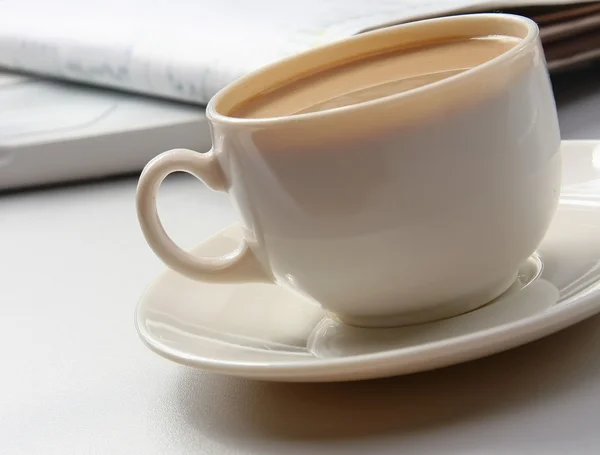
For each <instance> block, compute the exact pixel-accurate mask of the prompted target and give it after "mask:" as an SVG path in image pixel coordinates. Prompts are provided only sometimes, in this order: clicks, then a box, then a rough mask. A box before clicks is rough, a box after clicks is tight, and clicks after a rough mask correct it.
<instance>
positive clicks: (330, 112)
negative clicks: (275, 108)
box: [206, 13, 539, 127]
mask: <svg viewBox="0 0 600 455" xmlns="http://www.w3.org/2000/svg"><path fill="white" fill-rule="evenodd" d="M498 18H501V19H502V20H506V21H508V22H513V23H520V24H522V25H524V26H525V27H526V28H527V34H526V36H525V37H524V38H522V39H521V41H520V42H519V43H518V44H517V45H516V46H514V47H512V48H510V49H509V50H508V51H506V52H504V53H502V54H501V55H498V56H497V57H494V58H492V59H490V60H488V61H486V62H484V63H481V64H479V65H477V66H474V67H472V68H469V69H467V70H465V71H463V72H461V73H459V74H455V75H453V76H450V77H447V78H444V79H441V80H439V81H436V82H432V83H430V84H426V85H423V86H420V87H417V88H414V89H411V90H407V91H405V92H401V93H397V94H392V95H389V96H385V97H382V98H377V99H373V100H369V101H363V102H360V103H357V104H351V105H347V106H341V107H337V108H333V109H325V110H322V111H316V112H309V113H303V114H294V115H284V116H276V117H264V118H242V117H231V116H229V115H226V114H222V113H220V112H218V111H217V109H216V105H217V104H218V103H219V102H220V101H221V99H222V98H223V97H224V96H226V95H227V94H228V92H230V91H231V90H235V89H237V88H239V87H241V86H243V85H245V84H247V83H248V82H249V81H251V80H253V79H256V78H258V77H260V76H261V74H264V73H266V72H269V71H273V70H275V69H276V68H278V67H282V66H285V65H287V64H289V63H290V62H292V61H294V60H295V59H296V58H298V57H300V56H308V55H310V54H317V53H321V52H327V50H331V49H332V48H333V47H335V46H338V45H340V44H347V43H352V42H357V41H360V40H364V39H369V37H373V36H376V35H379V36H384V35H387V34H393V33H398V30H400V29H401V30H410V29H411V28H412V29H414V28H418V27H422V26H424V25H431V24H433V23H438V24H444V23H449V22H461V21H463V22H466V21H483V20H490V19H498ZM538 37H539V28H538V26H537V24H536V23H535V21H533V20H532V19H529V18H527V17H525V16H520V15H517V14H507V13H477V14H463V15H457V16H445V17H437V18H432V19H424V20H418V21H414V22H408V23H403V24H398V25H394V26H390V27H382V28H380V29H377V30H373V31H368V32H365V33H360V34H357V35H353V36H351V37H348V38H344V39H342V40H338V41H335V42H332V43H328V44H325V45H322V46H318V47H316V48H311V49H308V50H306V51H303V52H300V53H297V54H294V55H291V56H289V57H285V58H283V59H279V60H277V61H275V62H272V63H270V64H268V65H265V66H262V67H261V68H258V69H256V70H254V71H251V72H250V73H248V74H246V75H244V76H242V77H240V78H239V79H237V80H235V81H233V82H231V83H230V84H228V85H226V86H225V87H224V88H222V89H221V90H219V91H218V92H217V93H216V94H215V95H214V96H213V97H212V98H211V100H210V101H209V103H208V105H207V107H206V116H207V118H208V120H209V121H211V122H213V123H221V124H230V125H238V126H249V127H266V126H274V125H282V124H285V123H289V122H299V121H302V120H308V119H312V120H316V119H325V118H328V117H331V116H335V115H340V114H342V113H352V112H358V111H360V110H361V109H365V108H368V107H374V106H377V105H382V104H385V103H389V102H394V101H399V100H401V99H403V98H412V97H414V96H418V95H419V94H421V93H423V92H425V91H430V90H435V89H440V88H443V87H446V86H449V85H453V84H455V83H456V82H458V81H460V80H462V79H465V78H471V77H474V76H477V75H478V74H479V73H481V72H485V71H487V70H488V69H489V68H492V67H495V66H498V65H501V64H503V63H504V62H506V61H507V60H510V59H512V58H513V57H514V56H515V55H517V54H519V53H520V52H522V51H523V49H526V48H527V47H529V46H531V45H532V44H534V43H535V41H536V40H537V39H538Z"/></svg>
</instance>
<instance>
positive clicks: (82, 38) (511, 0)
mask: <svg viewBox="0 0 600 455" xmlns="http://www.w3.org/2000/svg"><path fill="white" fill-rule="evenodd" d="M490 11H507V12H516V13H520V14H524V15H527V16H529V17H532V18H533V19H534V20H536V21H537V22H538V23H539V24H540V27H541V30H542V39H543V42H544V46H545V47H546V53H547V57H548V64H549V67H550V69H551V70H559V69H564V68H568V67H571V66H572V65H576V64H581V63H582V62H586V61H590V60H594V59H596V58H600V2H573V1H569V0H497V1H496V0H294V1H292V0H285V1H284V0H152V1H150V0H144V1H142V0H129V1H123V0H103V1H93V0H54V1H47V0H0V67H3V68H7V69H12V70H17V71H22V72H26V73H33V74H38V75H45V76H49V77H54V78H60V79H66V80H72V81H78V82H82V83H87V84H95V85H100V86H105V87H113V88H118V89H122V90H128V91H134V92H137V93H144V94H148V95H154V96H158V97H165V98H170V99H175V100H181V101H185V102H190V103H200V104H205V103H206V102H208V100H209V99H210V98H211V97H212V96H213V95H214V94H215V93H216V92H217V91H218V90H220V89H221V88H222V87H224V86H225V85H226V84H228V83H229V82H231V81H233V80H235V79H236V78H238V77H240V76H242V75H243V74H246V73H248V72H249V71H252V70H254V69H256V68H258V67H260V66H263V65H265V64H267V63H270V62H272V61H275V60H277V59H280V58H283V57H286V56H289V55H292V54H294V53H298V52H301V51H303V50H306V49H309V48H311V47H314V46H318V45H322V44H324V43H328V42H331V41H334V40H338V39H341V38H344V37H347V36H351V35H354V34H357V33H361V32H365V31H368V30H372V29H376V28H380V27H385V26H389V25H393V24H399V23H404V22H409V21H414V20H418V19H423V18H430V17H437V16H443V15H451V14H460V13H469V12H490Z"/></svg>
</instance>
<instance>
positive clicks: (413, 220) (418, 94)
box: [138, 14, 561, 326]
mask: <svg viewBox="0 0 600 455" xmlns="http://www.w3.org/2000/svg"><path fill="white" fill-rule="evenodd" d="M493 34H498V35H510V36H517V37H519V38H522V42H521V43H520V44H519V45H517V47H515V48H513V49H511V50H510V51H508V52H506V53H505V54H503V55H501V56H500V57H497V58H495V59H492V60H490V61H488V62H486V63H484V64H482V65H480V66H477V67H475V68H473V69H471V70H468V71H466V72H464V73H461V74H459V75H456V76H453V77H450V78H448V79H445V80H442V81H439V82H436V83H434V84H431V85H427V86H423V87H420V88H418V89H415V90H412V91H409V92H405V93H402V94H399V95H394V96H391V97H387V98H383V99H379V100H375V101H370V102H366V103H362V104H358V105H354V106H349V107H343V108H339V109H334V110H330V111H322V112H317V113H311V114H303V115H298V116H292V117H279V118H269V119H240V118H232V117H228V116H227V113H228V112H229V111H230V110H231V108H232V107H233V106H235V104H236V103H238V102H239V101H240V100H242V99H244V98H247V97H248V96H250V95H253V94H256V93H259V92H260V91H262V90H264V89H266V88H269V87H273V86H274V85H276V84H277V83H278V82H281V81H285V80H289V79H290V78H291V77H292V76H293V75H295V74H300V73H303V72H307V71H314V70H316V69H318V68H322V67H324V66H329V65H332V64H334V63H335V62H336V61H343V60H346V59H347V58H348V57H350V56H356V55H363V54H368V53H371V52H373V51H375V50H381V49H385V48H392V47H394V46H398V45H399V44H405V43H407V42H408V43H410V42H415V43H418V42H422V41H426V40H432V39H439V38H444V37H448V36H453V37H456V36H480V35H493ZM440 64H443V62H441V63H440ZM207 116H208V118H209V120H210V122H211V127H212V135H213V150H212V151H211V152H210V153H209V154H207V155H203V158H202V160H203V161H202V163H199V161H200V160H199V159H198V157H197V154H195V153H193V152H182V151H176V152H166V154H165V155H162V156H161V157H159V158H157V159H155V160H153V161H152V162H151V163H150V164H149V165H148V167H147V168H146V169H145V171H144V173H143V174H142V177H141V180H140V186H139V191H138V214H139V217H140V222H141V225H142V228H143V230H144V233H145V234H146V238H147V240H148V242H149V244H150V245H151V246H152V247H153V248H154V250H155V251H156V252H157V254H158V255H159V256H160V257H161V258H162V259H163V260H164V261H165V262H166V263H167V264H168V265H169V266H170V267H172V268H174V269H175V270H178V271H180V272H182V273H184V274H186V275H188V276H191V277H194V278H199V279H217V277H219V279H223V278H224V277H225V278H226V277H227V276H229V277H230V278H231V277H234V278H232V279H243V276H242V277H240V275H239V267H237V265H236V264H240V263H241V262H243V261H241V262H240V259H242V258H248V257H251V256H252V257H255V258H256V259H258V261H259V262H260V263H261V265H262V267H263V269H264V270H265V271H268V272H269V274H270V275H272V276H273V277H274V278H275V279H276V280H277V281H278V282H279V283H281V284H284V285H287V286H291V287H292V288H294V289H296V290H298V291H300V292H301V293H303V294H306V295H308V296H310V297H312V298H313V299H315V300H316V301H318V302H319V303H320V304H321V305H322V306H323V307H324V308H326V309H327V310H330V311H332V312H334V313H335V314H336V315H337V316H338V317H339V318H340V319H342V320H343V321H345V322H348V323H350V324H355V325H361V326H391V325H401V324H408V323H418V322H423V321H428V320H433V319H439V318H443V317H449V316H453V315H457V314H460V313H463V312H465V311H469V310H472V309H474V308H476V307H478V306H481V305H483V304H485V303H487V302H489V301H490V300H492V299H494V298H495V297H497V296H498V295H499V294H501V293H502V292H504V291H505V290H506V289H507V288H508V287H509V286H510V285H511V284H512V282H513V281H514V279H515V274H516V271H517V269H518V267H519V265H520V264H521V263H522V262H524V261H525V260H526V259H527V257H528V256H530V255H531V254H532V253H533V252H534V250H535V249H536V247H537V246H538V244H539V242H540V241H541V240H542V238H543V236H544V234H545V232H546V229H547V227H548V225H549V223H550V221H551V219H552V216H553V214H554V211H555V209H556V206H557V202H558V195H559V187H560V169H561V163H560V154H559V146H560V134H559V129H558V121H557V116H556V108H555V104H554V98H553V95H552V89H551V85H550V82H549V78H548V73H547V70H546V66H545V60H544V55H543V51H542V48H541V44H540V40H539V37H538V29H537V26H536V25H535V23H533V22H532V21H530V20H528V19H525V18H521V17H517V16H510V15H498V14H494V15H468V16H457V17H451V18H443V19H434V20H428V21H422V22H415V23H412V24H408V25H401V26H397V27H391V28H387V29H384V30H381V31H377V32H371V33H368V34H365V35H360V36H357V37H354V38H351V39H348V40H344V41H341V42H339V43H336V44H333V45H330V46H325V47H322V48H318V49H315V50H312V51H310V52H307V53H304V54H301V55H299V56H296V57H292V58H290V59H287V60H284V61H281V62H279V63H276V64H274V65H271V66H269V67H267V68H264V69H262V70H260V71H258V72H255V73H253V74H251V75H249V76H246V77H244V78H242V79H240V80H239V81H237V82H235V83H233V84H231V85H230V86H228V87H226V88H225V89H224V90H222V91H221V92H220V93H219V94H217V95H216V96H215V97H214V98H213V100H212V101H211V102H210V104H209V106H208V108H207ZM191 163H195V164H191ZM175 170H183V171H188V172H192V173H194V174H195V175H197V176H199V177H200V178H203V179H204V180H208V181H209V183H212V185H213V187H215V188H217V189H218V188H219V187H220V188H226V190H227V191H228V192H229V194H230V195H231V197H232V201H233V202H234V205H235V207H236V208H237V209H238V212H239V215H240V219H241V222H242V225H243V227H244V231H245V238H246V245H242V246H241V247H240V249H239V250H237V251H236V252H235V253H234V254H233V255H230V256H226V257H223V258H205V259H198V258H193V257H191V256H190V255H189V253H185V252H183V251H182V250H179V249H178V248H177V247H176V246H175V245H174V244H173V243H172V242H171V241H170V240H169V239H168V237H167V236H166V234H165V233H164V230H162V226H160V221H159V220H158V217H157V216H156V209H155V206H154V195H155V192H156V189H157V188H158V185H159V184H160V181H161V180H162V178H164V176H166V175H167V174H168V173H170V172H173V171H175ZM246 253H253V254H252V255H249V254H246ZM233 273H238V275H236V276H234V275H233Z"/></svg>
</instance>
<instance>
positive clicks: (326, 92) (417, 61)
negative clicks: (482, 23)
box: [229, 35, 520, 118]
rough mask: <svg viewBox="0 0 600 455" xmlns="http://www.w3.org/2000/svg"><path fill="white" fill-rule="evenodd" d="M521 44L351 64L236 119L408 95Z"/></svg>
mask: <svg viewBox="0 0 600 455" xmlns="http://www.w3.org/2000/svg"><path fill="white" fill-rule="evenodd" d="M519 42H520V39H519V38H516V37H512V36H498V35H493V36H482V37H471V38H462V39H455V40H444V41H441V42H434V43H428V44H422V45H420V46H415V47H411V48H402V49H395V50H393V51H387V52H383V53H380V54H377V55H370V56H365V57H363V58H360V59H357V60H354V61H347V62H343V63H341V64H338V65H335V66H334V67H332V68H328V69H324V70H322V71H319V72H316V73H313V74H311V75H308V76H306V77H299V78H297V79H295V80H291V81H288V82H286V83H284V84H282V85H280V86H278V87H275V88H274V89H272V90H270V91H268V92H265V93H261V94H259V95H257V96H254V97H252V98H250V99H247V100H244V101H242V102H241V103H239V104H238V105H237V106H235V107H234V108H233V109H232V111H231V112H230V113H229V115H230V116H232V117H241V118H269V117H280V116H287V115H294V114H302V113H310V112H318V111H323V110H327V109H334V108H338V107H343V106H349V105H352V104H357V103H362V102H365V101H370V100H374V99H377V98H383V97H386V96H390V95H394V94H398V93H402V92H406V91H408V90H413V89H416V88H418V87H421V86H424V85H428V84H432V83H434V82H437V81H440V80H442V79H445V78H448V77H451V76H454V75H456V74H459V73H461V72H463V71H466V70H468V69H470V68H473V67H474V66H477V65H480V64H482V63H485V62H486V61H488V60H491V59H493V58H495V57H497V56H499V55H501V54H503V53H505V52H506V51H508V50H509V49H511V48H513V47H514V46H516V45H517V44H518V43H519Z"/></svg>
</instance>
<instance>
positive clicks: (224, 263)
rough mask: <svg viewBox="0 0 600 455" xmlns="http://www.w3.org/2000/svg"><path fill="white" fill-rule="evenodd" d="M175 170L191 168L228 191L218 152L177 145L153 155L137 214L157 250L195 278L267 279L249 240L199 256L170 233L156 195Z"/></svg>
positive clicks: (139, 194)
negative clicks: (221, 251)
mask: <svg viewBox="0 0 600 455" xmlns="http://www.w3.org/2000/svg"><path fill="white" fill-rule="evenodd" d="M173 172H187V173H189V174H191V175H193V176H194V177H196V178H198V179H199V180H200V181H202V182H203V183H204V184H205V185H206V186H208V187H209V188H210V189H212V190H215V191H227V181H226V179H225V175H224V174H223V170H222V168H221V166H220V164H219V162H218V161H217V159H216V157H215V155H214V152H213V151H212V149H211V151H209V152H208V153H198V152H194V151H193V150H187V149H174V150H169V151H167V152H164V153H161V154H160V155H158V156H157V157H155V158H154V159H152V160H151V161H150V162H149V163H148V164H147V165H146V167H145V168H144V170H143V171H142V174H141V176H140V179H139V182H138V187H137V194H136V204H137V215H138V219H139V222H140V226H141V228H142V232H143V233H144V236H145V237H146V241H147V242H148V244H149V245H150V247H151V248H152V250H153V251H154V253H155V254H156V255H157V256H158V257H159V258H160V259H161V260H162V261H163V262H164V263H165V264H166V265H167V266H168V267H170V268H171V269H173V270H175V271H177V272H179V273H181V274H183V275H185V276H187V277H189V278H192V279H196V280H197V279H200V280H212V281H214V280H215V278H217V277H219V278H221V279H223V278H226V279H227V281H257V278H258V281H264V280H266V276H265V275H263V274H262V273H256V272H257V271H258V270H259V269H260V266H258V263H257V261H256V260H255V259H254V255H253V254H252V252H251V250H250V248H249V247H248V245H247V243H246V242H245V241H242V243H241V244H240V245H239V246H238V247H237V248H236V249H235V250H233V251H232V252H230V253H227V254H225V255H223V256H215V257H196V256H194V255H193V254H191V253H189V252H187V251H185V250H183V249H182V248H180V247H179V246H177V245H176V244H175V242H173V240H171V238H170V237H169V236H168V234H167V233H166V231H165V229H164V227H163V225H162V223H161V221H160V218H159V216H158V210H157V208H156V195H157V192H158V189H159V187H160V185H161V183H162V182H163V180H164V179H165V178H166V177H167V176H168V175H169V174H172V173H173Z"/></svg>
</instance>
